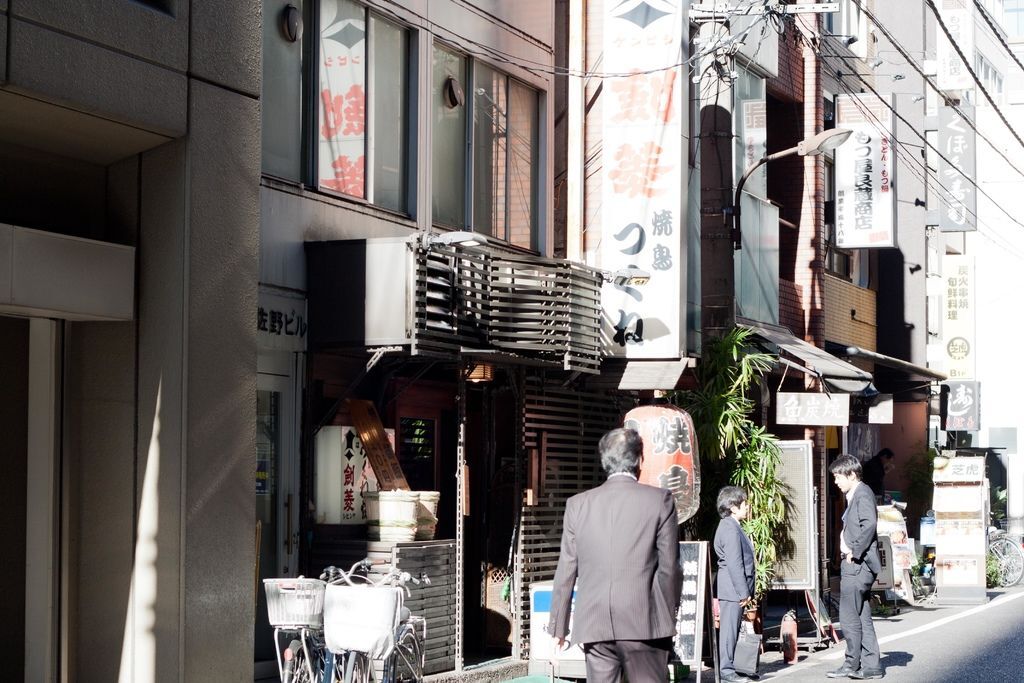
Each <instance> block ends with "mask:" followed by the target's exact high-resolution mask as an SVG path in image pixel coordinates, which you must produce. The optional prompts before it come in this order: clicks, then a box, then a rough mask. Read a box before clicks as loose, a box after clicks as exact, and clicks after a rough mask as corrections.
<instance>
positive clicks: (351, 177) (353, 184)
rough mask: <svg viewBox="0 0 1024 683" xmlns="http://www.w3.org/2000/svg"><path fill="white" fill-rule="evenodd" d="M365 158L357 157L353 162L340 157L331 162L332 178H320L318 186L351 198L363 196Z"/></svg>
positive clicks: (347, 158)
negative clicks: (342, 193)
mask: <svg viewBox="0 0 1024 683" xmlns="http://www.w3.org/2000/svg"><path fill="white" fill-rule="evenodd" d="M364 163H365V157H364V156H363V155H359V157H358V158H357V159H355V160H352V159H350V158H349V157H347V156H340V157H338V158H337V159H335V160H334V161H333V162H331V168H333V169H334V177H333V178H322V179H321V180H320V184H321V185H323V186H324V187H326V188H327V189H329V190H335V191H337V192H344V193H345V194H348V195H352V196H353V197H362V196H363V165H364Z"/></svg>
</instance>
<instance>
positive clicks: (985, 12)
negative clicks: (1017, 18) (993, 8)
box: [974, 0, 1024, 72]
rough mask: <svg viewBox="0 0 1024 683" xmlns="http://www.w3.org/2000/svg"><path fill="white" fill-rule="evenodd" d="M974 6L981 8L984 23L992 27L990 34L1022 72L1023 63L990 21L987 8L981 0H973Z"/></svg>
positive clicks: (1023, 68)
mask: <svg viewBox="0 0 1024 683" xmlns="http://www.w3.org/2000/svg"><path fill="white" fill-rule="evenodd" d="M974 6H975V7H977V8H978V9H979V10H981V16H982V17H983V18H984V19H985V23H986V24H988V27H989V28H990V29H992V35H994V36H995V38H996V40H998V41H999V44H1000V45H1002V46H1003V49H1004V50H1006V54H1008V55H1010V59H1012V60H1013V61H1014V62H1016V63H1017V66H1018V67H1020V70H1021V71H1022V72H1024V64H1021V61H1020V59H1018V58H1017V53H1016V52H1014V51H1013V48H1011V47H1010V46H1009V45H1008V44H1007V43H1006V39H1005V38H1003V35H1002V31H1000V30H999V29H998V28H997V27H996V25H995V24H994V23H992V18H991V17H990V16H989V15H988V10H986V9H985V7H984V5H982V4H981V0H974Z"/></svg>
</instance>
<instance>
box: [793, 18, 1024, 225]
mask: <svg viewBox="0 0 1024 683" xmlns="http://www.w3.org/2000/svg"><path fill="white" fill-rule="evenodd" d="M856 1H857V0H854V2H856ZM800 39H801V40H804V38H803V36H800ZM805 45H808V46H809V47H810V48H811V49H812V50H814V51H815V52H816V53H817V54H818V56H819V57H822V58H824V57H825V56H826V55H825V54H824V53H822V52H821V50H820V48H815V47H814V46H813V45H810V44H809V43H807V42H806V41H805ZM826 64H828V62H826ZM828 66H830V67H831V66H833V65H831V64H828ZM837 73H839V72H837ZM851 75H854V76H857V78H858V79H859V80H860V81H861V83H863V84H864V85H865V86H867V88H868V89H869V90H871V92H872V94H874V95H875V97H877V98H878V100H879V101H880V102H881V103H882V104H883V105H885V107H886V108H887V109H889V110H890V111H891V112H892V113H893V115H894V116H896V118H898V119H899V120H900V121H902V122H903V123H904V124H905V125H906V126H907V127H908V128H909V129H910V130H911V131H912V132H913V133H914V134H915V135H917V136H918V137H919V138H920V139H921V140H922V142H924V144H925V146H926V147H927V148H928V149H931V150H932V151H933V152H935V153H936V154H937V155H938V156H939V158H940V159H942V160H943V161H945V162H946V163H947V164H949V165H950V166H952V167H954V168H955V167H956V164H954V163H953V162H952V161H950V159H949V158H948V157H947V156H946V155H945V154H943V153H942V152H941V151H940V150H939V149H938V148H937V147H935V145H933V144H932V143H931V142H929V141H928V138H927V137H925V136H924V135H922V134H921V133H920V132H919V131H918V130H917V127H916V126H914V124H912V123H911V122H910V121H908V120H907V118H906V117H905V116H903V115H902V114H900V113H899V112H898V111H897V110H896V108H895V107H893V106H892V105H891V104H890V103H889V102H888V100H886V98H884V97H883V96H882V94H881V93H879V92H878V90H876V89H875V87H874V86H873V85H871V83H869V82H868V81H867V80H865V79H864V77H863V76H861V75H860V74H858V73H853V74H851ZM839 78H840V80H843V77H842V76H840V77H839ZM876 121H877V118H876ZM878 123H879V124H881V122H880V121H879V122H878ZM904 156H905V155H904ZM1014 170H1016V171H1017V172H1018V173H1021V171H1020V170H1019V169H1016V168H1014ZM964 178H965V179H966V180H967V181H968V182H969V183H970V184H971V185H973V186H974V187H975V189H977V191H978V193H979V194H981V195H982V196H984V197H985V198H986V199H988V200H989V201H991V202H992V203H993V204H995V205H996V206H997V207H999V210H1000V211H1002V212H1003V213H1004V214H1006V217H1007V218H1009V219H1010V220H1011V221H1013V222H1014V223H1016V224H1017V225H1019V226H1020V227H1022V228H1024V223H1021V222H1020V221H1019V220H1017V218H1015V217H1014V216H1013V215H1012V214H1010V212H1009V211H1007V210H1006V209H1005V208H1004V207H1003V205H1002V204H1001V203H1000V202H997V201H996V200H995V199H994V198H993V197H992V196H991V195H990V194H989V193H988V192H987V191H985V189H984V188H983V187H981V185H979V184H978V183H977V181H976V180H975V179H974V178H969V177H967V176H964ZM940 187H941V183H940ZM942 189H943V191H944V192H946V193H947V194H948V192H949V191H948V190H946V189H945V188H942ZM972 213H973V212H972ZM975 219H977V214H975Z"/></svg>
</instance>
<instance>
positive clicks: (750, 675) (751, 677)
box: [736, 671, 761, 681]
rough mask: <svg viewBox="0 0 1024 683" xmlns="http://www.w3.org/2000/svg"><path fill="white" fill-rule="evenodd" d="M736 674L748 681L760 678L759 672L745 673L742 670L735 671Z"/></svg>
mask: <svg viewBox="0 0 1024 683" xmlns="http://www.w3.org/2000/svg"><path fill="white" fill-rule="evenodd" d="M736 675H738V676H742V677H743V678H745V679H747V680H748V681H759V680H761V674H745V673H743V672H742V671H737V672H736Z"/></svg>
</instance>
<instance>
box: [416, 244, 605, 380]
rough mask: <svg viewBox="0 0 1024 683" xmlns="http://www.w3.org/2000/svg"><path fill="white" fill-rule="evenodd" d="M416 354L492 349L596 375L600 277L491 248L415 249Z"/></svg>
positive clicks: (587, 270) (569, 265) (588, 270)
mask: <svg viewBox="0 0 1024 683" xmlns="http://www.w3.org/2000/svg"><path fill="white" fill-rule="evenodd" d="M415 268H416V274H415V278H414V279H415V301H416V304H415V314H414V319H415V334H414V338H415V343H416V347H417V350H418V351H425V352H430V351H435V352H458V351H467V350H497V351H503V352H506V353H509V354H511V355H514V356H519V357H524V358H531V359H534V360H536V361H541V362H544V363H549V364H557V365H558V366H560V367H562V368H563V369H565V370H573V371H579V372H587V373H597V372H598V370H599V367H600V362H601V355H600V349H601V347H600V336H599V335H600V314H601V300H600V299H601V276H600V274H599V273H598V272H597V271H595V270H593V269H591V268H587V267H586V266H582V265H579V264H575V263H571V262H568V261H558V260H553V259H545V258H541V257H538V256H530V255H520V254H514V253H505V252H499V251H498V250H497V249H495V248H493V247H466V246H457V245H429V246H426V247H424V246H417V247H416V258H415Z"/></svg>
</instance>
